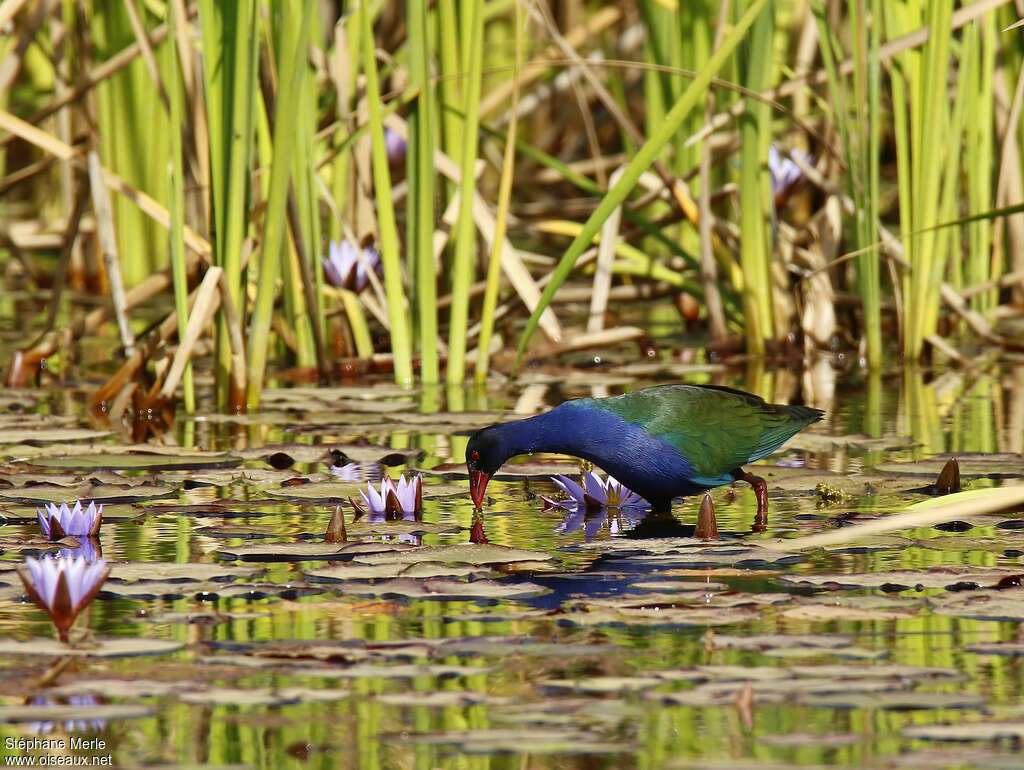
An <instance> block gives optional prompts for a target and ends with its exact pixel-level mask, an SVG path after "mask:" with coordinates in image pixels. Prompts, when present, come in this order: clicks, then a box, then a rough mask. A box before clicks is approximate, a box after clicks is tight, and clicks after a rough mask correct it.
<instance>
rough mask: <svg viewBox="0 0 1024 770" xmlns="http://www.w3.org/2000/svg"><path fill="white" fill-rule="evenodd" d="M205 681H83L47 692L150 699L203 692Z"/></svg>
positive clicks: (65, 694)
mask: <svg viewBox="0 0 1024 770" xmlns="http://www.w3.org/2000/svg"><path fill="white" fill-rule="evenodd" d="M206 686H207V685H206V683H205V682H203V681H189V680H187V679H178V680H173V681H158V680H149V679H82V680H79V681H77V682H71V683H70V684H65V685H61V686H60V687H53V688H50V689H49V690H47V693H48V694H50V695H57V696H60V697H65V696H68V695H85V694H88V695H99V696H101V697H104V698H148V697H154V696H165V695H177V694H179V693H183V692H190V691H193V690H201V689H203V688H204V687H206Z"/></svg>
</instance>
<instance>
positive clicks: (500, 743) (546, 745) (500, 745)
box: [401, 727, 634, 754]
mask: <svg viewBox="0 0 1024 770" xmlns="http://www.w3.org/2000/svg"><path fill="white" fill-rule="evenodd" d="M401 740H402V741H403V742H407V743H428V744H439V745H452V746H458V747H459V750H460V751H463V752H465V753H467V754H505V753H509V754H520V753H522V751H523V749H524V747H528V748H529V752H530V753H531V754H626V753H632V752H633V751H634V747H633V746H631V745H629V744H626V743H623V742H621V741H620V742H609V741H602V740H601V739H600V738H599V736H595V735H593V734H592V733H588V732H582V731H579V730H566V729H563V730H559V729H554V728H544V727H531V728H529V729H524V730H502V729H498V728H494V729H481V730H452V731H448V732H444V733H405V734H403V735H402V736H401Z"/></svg>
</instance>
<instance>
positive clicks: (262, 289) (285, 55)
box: [246, 0, 313, 409]
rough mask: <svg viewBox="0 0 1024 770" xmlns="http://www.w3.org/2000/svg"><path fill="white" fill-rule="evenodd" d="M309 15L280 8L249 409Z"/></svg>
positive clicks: (293, 0) (303, 9)
mask: <svg viewBox="0 0 1024 770" xmlns="http://www.w3.org/2000/svg"><path fill="white" fill-rule="evenodd" d="M312 14H313V1H312V0H290V1H289V2H288V3H287V4H286V5H285V6H284V7H283V9H282V18H283V22H282V23H283V25H284V26H283V30H282V35H281V39H282V41H283V42H282V47H283V50H282V56H281V59H280V61H281V63H282V66H281V70H280V77H279V80H278V82H279V83H280V86H279V88H278V99H277V105H276V109H275V112H274V139H273V158H272V161H271V165H270V186H269V192H268V195H267V208H266V213H265V215H264V223H265V224H264V230H263V245H262V248H261V250H260V264H259V281H258V284H257V287H256V303H255V306H254V308H253V314H252V321H251V323H250V327H249V346H248V347H249V362H248V377H247V399H246V400H247V401H248V404H249V407H250V408H253V409H255V408H257V407H258V406H259V403H260V397H261V395H262V393H263V379H264V375H265V373H266V368H267V351H268V349H269V345H270V324H271V321H272V319H273V315H274V298H275V297H276V295H277V288H278V281H279V280H280V278H281V250H282V247H283V246H284V236H285V229H286V223H285V206H286V205H287V203H288V182H289V179H290V177H291V160H292V151H293V148H294V143H295V137H294V135H293V133H292V131H291V123H292V122H293V121H294V119H295V114H296V111H297V109H298V105H299V96H300V86H301V80H302V75H303V70H304V68H305V66H306V55H307V50H308V47H309V20H310V17H311V16H312ZM296 28H297V29H296Z"/></svg>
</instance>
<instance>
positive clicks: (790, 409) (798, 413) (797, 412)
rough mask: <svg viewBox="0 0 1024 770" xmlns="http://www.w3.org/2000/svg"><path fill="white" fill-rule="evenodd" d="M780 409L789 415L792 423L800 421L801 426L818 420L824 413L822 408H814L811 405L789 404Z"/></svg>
mask: <svg viewBox="0 0 1024 770" xmlns="http://www.w3.org/2000/svg"><path fill="white" fill-rule="evenodd" d="M782 409H783V410H784V411H785V412H786V414H787V415H788V416H789V419H790V420H792V421H793V422H794V423H800V424H801V427H803V426H805V425H810V424H811V423H812V422H818V421H819V420H820V419H822V418H823V417H824V416H825V413H824V412H823V411H822V410H820V409H815V408H814V407H811V406H802V405H798V404H790V405H786V406H783V407H782Z"/></svg>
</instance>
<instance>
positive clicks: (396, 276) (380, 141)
mask: <svg viewBox="0 0 1024 770" xmlns="http://www.w3.org/2000/svg"><path fill="white" fill-rule="evenodd" d="M367 5H368V3H367V2H366V0H361V2H360V3H359V10H358V14H359V25H360V30H361V32H362V36H363V41H364V45H362V46H361V51H362V60H363V72H364V74H365V75H366V100H367V103H368V107H369V112H370V142H371V145H372V154H373V187H374V196H375V199H376V201H377V219H378V222H377V226H378V229H379V232H380V256H381V263H382V264H383V265H384V289H385V291H386V293H387V300H388V321H389V322H390V324H391V354H392V356H393V357H394V366H395V382H396V383H397V384H399V385H411V384H412V382H413V374H412V344H411V340H410V334H409V317H408V314H407V312H406V304H407V303H406V298H405V290H404V289H403V287H402V262H401V257H400V256H399V244H398V228H397V226H396V224H395V208H394V203H393V201H392V191H391V171H390V168H389V165H388V153H387V148H386V147H385V144H384V114H383V109H382V107H381V101H380V81H379V79H378V75H377V57H376V54H375V52H374V47H373V42H372V41H373V22H372V20H371V18H370V9H369V8H367Z"/></svg>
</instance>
